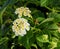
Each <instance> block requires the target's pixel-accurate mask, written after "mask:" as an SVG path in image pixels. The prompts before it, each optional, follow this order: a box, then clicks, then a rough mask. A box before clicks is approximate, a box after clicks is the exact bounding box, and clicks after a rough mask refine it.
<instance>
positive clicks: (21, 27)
mask: <svg viewBox="0 0 60 49" xmlns="http://www.w3.org/2000/svg"><path fill="white" fill-rule="evenodd" d="M12 30H13V32H15V35H16V36H18V35H21V36H24V35H25V34H26V31H29V30H30V24H29V23H28V21H27V20H26V19H24V18H19V19H16V20H15V21H14V22H13V26H12Z"/></svg>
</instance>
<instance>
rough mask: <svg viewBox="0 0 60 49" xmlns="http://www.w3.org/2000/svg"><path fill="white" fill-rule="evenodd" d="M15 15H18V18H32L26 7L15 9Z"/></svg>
mask: <svg viewBox="0 0 60 49" xmlns="http://www.w3.org/2000/svg"><path fill="white" fill-rule="evenodd" d="M15 13H16V14H18V17H19V18H20V17H22V15H24V16H28V17H32V16H31V14H30V13H31V11H30V10H29V8H27V7H20V8H17V9H16V11H15Z"/></svg>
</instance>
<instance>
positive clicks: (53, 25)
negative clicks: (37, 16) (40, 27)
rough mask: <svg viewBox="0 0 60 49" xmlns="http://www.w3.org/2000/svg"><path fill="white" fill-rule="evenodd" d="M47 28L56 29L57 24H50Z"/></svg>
mask: <svg viewBox="0 0 60 49" xmlns="http://www.w3.org/2000/svg"><path fill="white" fill-rule="evenodd" d="M48 29H58V26H57V24H51V25H49V26H48Z"/></svg>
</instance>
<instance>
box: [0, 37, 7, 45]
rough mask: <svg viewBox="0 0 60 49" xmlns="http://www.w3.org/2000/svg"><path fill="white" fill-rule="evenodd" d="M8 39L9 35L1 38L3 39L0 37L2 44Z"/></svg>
mask: <svg viewBox="0 0 60 49" xmlns="http://www.w3.org/2000/svg"><path fill="white" fill-rule="evenodd" d="M7 40H8V38H7V37H4V38H1V39H0V45H1V44H4V43H5V42H6V41H7Z"/></svg>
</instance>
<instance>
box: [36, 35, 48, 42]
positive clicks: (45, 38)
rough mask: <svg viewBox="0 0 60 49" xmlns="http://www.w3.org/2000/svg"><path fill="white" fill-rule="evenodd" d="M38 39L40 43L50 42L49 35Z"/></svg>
mask: <svg viewBox="0 0 60 49" xmlns="http://www.w3.org/2000/svg"><path fill="white" fill-rule="evenodd" d="M36 39H37V41H39V42H49V40H48V36H47V35H42V36H37V37H36Z"/></svg>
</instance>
